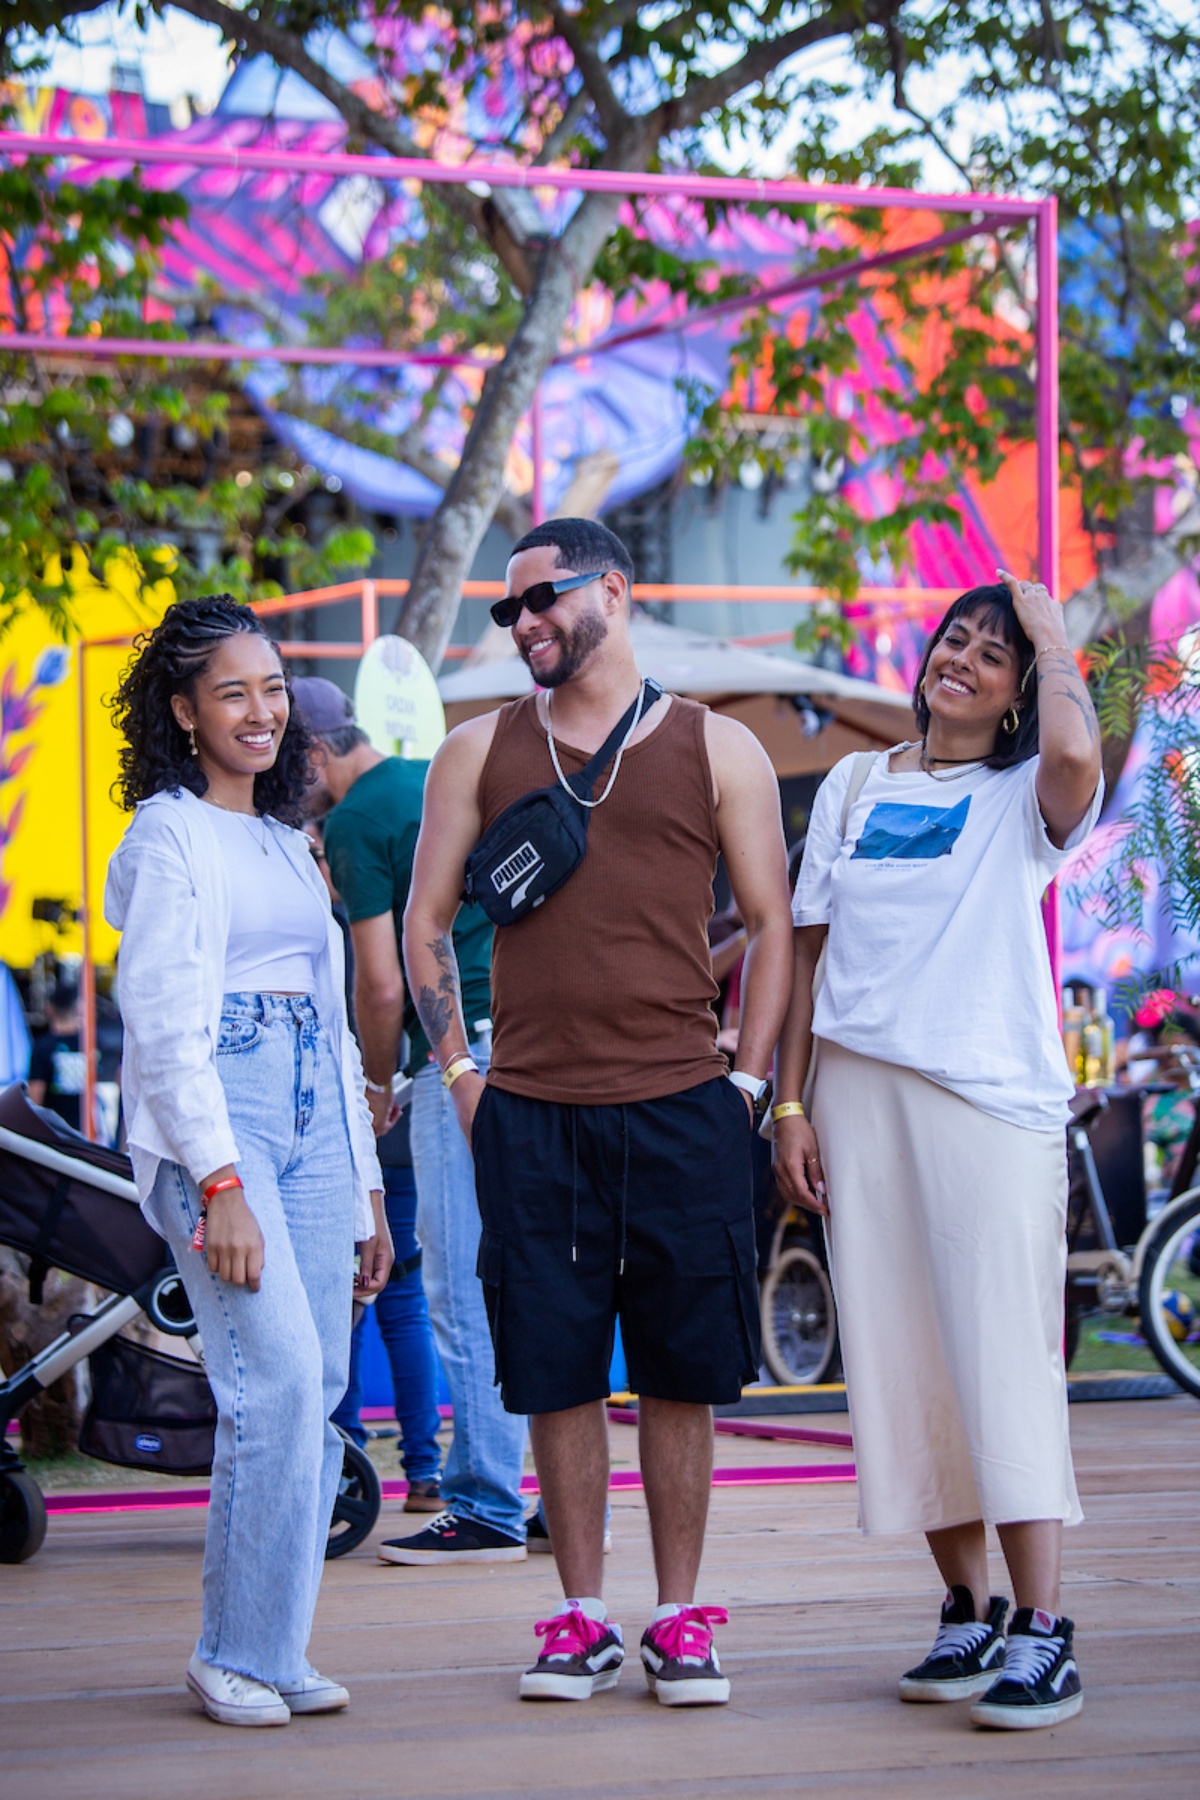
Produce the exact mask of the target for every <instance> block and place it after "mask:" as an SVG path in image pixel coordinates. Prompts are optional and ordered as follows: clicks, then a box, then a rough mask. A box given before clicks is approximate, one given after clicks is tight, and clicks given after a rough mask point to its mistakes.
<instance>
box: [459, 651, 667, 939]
mask: <svg viewBox="0 0 1200 1800" xmlns="http://www.w3.org/2000/svg"><path fill="white" fill-rule="evenodd" d="M661 698H662V688H661V687H660V686H659V685H658V683H657V681H651V680H649V679H647V680H645V681H643V682H642V688H641V692H640V693H639V695H638V697H637V699H636V700H635V701H634V703H633V705H632V706H631V707H630V708H629V710H628V711H627V712H626V713H624V714H623V716H622V717H621V719H620V720H619V721H618V722H617V724H616V725H615V726H614V727H613V729H612V731H610V732H609V734H608V736H607V737H606V738H605V740H604V742H603V743H602V744H601V746H600V748H599V750H597V752H596V754H595V756H593V757H591V758H590V759H589V761H587V762H586V763H585V764H584V766H583V768H582V769H580V770H579V772H578V773H577V774H575V775H569V776H568V777H567V786H566V787H565V788H564V787H563V786H562V784H561V783H556V784H555V786H554V787H546V788H535V789H534V791H533V793H531V794H522V796H521V798H520V799H519V800H514V801H513V803H512V805H511V806H506V807H505V809H504V811H503V812H502V813H501V814H500V815H499V817H498V818H496V819H494V820H493V821H492V823H491V825H489V827H488V829H487V830H486V831H485V832H484V834H483V836H482V837H481V838H480V840H479V842H478V843H477V844H476V846H475V848H474V849H473V850H472V852H471V854H470V856H468V858H467V860H466V864H465V866H464V869H463V899H464V900H465V901H466V902H467V903H468V905H471V904H478V905H479V906H482V908H483V910H484V912H485V913H486V914H487V916H488V918H489V919H490V920H491V921H492V924H493V925H515V924H516V922H517V920H518V919H523V918H524V917H525V915H526V913H529V912H532V911H533V909H534V907H535V906H540V905H541V904H542V901H543V900H545V899H547V898H548V896H549V895H551V894H553V893H556V892H557V891H558V889H559V888H560V887H561V886H562V885H563V883H564V882H565V881H568V880H569V879H570V877H571V876H572V875H573V874H574V873H575V871H576V869H577V868H578V867H579V865H580V863H581V862H582V861H583V857H584V852H585V851H586V849H587V833H588V819H589V817H590V809H589V808H588V807H587V806H586V805H585V804H583V803H584V802H585V801H587V800H590V799H591V797H592V789H593V787H594V786H595V784H596V782H597V780H598V779H599V777H600V775H601V773H602V772H603V770H604V769H605V768H606V767H607V765H608V762H609V760H610V758H611V757H612V756H614V755H615V754H616V751H617V749H618V747H619V746H620V745H621V744H622V743H623V742H624V739H625V735H626V733H627V732H628V733H632V731H633V730H635V729H636V727H637V725H638V723H639V722H640V721H641V719H642V718H643V716H644V715H645V714H646V713H647V712H649V710H650V708H651V707H652V706H653V705H654V704H655V702H656V701H657V700H660V699H661ZM568 788H569V789H570V792H568V791H567V789H568Z"/></svg>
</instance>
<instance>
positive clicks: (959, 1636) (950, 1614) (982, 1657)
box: [900, 1587, 1008, 1701]
mask: <svg viewBox="0 0 1200 1800" xmlns="http://www.w3.org/2000/svg"><path fill="white" fill-rule="evenodd" d="M1007 1611H1008V1601H1007V1600H999V1599H997V1598H996V1597H995V1596H993V1597H992V1601H991V1606H990V1608H989V1611H988V1616H987V1619H986V1621H982V1620H977V1619H976V1617H975V1599H974V1596H973V1594H972V1593H971V1590H970V1588H967V1587H952V1588H951V1589H950V1592H949V1593H948V1594H947V1595H946V1600H945V1604H944V1605H943V1607H942V1621H941V1624H940V1625H939V1626H938V1633H937V1636H936V1637H935V1638H934V1640H933V1649H932V1650H931V1651H930V1652H929V1655H928V1656H927V1657H926V1658H925V1660H924V1662H922V1663H918V1664H917V1666H916V1668H915V1669H910V1670H909V1671H908V1673H907V1675H902V1676H901V1677H900V1698H901V1699H902V1700H916V1701H938V1700H969V1699H970V1698H971V1696H972V1695H973V1694H982V1693H983V1692H984V1691H985V1689H987V1688H989V1687H991V1686H992V1684H993V1682H994V1681H995V1679H996V1677H997V1675H998V1674H999V1673H1000V1671H1001V1670H1002V1669H1003V1667H1004V1615H1005V1613H1006V1612H1007Z"/></svg>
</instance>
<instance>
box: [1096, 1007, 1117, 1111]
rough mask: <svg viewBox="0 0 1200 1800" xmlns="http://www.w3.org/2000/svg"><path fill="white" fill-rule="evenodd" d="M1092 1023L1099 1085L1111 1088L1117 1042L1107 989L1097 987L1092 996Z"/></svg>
mask: <svg viewBox="0 0 1200 1800" xmlns="http://www.w3.org/2000/svg"><path fill="white" fill-rule="evenodd" d="M1092 1023H1093V1024H1094V1025H1095V1027H1096V1030H1097V1032H1098V1033H1099V1041H1100V1075H1099V1085H1100V1086H1101V1087H1111V1086H1112V1084H1113V1081H1114V1079H1115V1077H1116V1068H1115V1064H1114V1055H1115V1051H1116V1042H1117V1027H1116V1024H1115V1023H1114V1020H1113V1016H1112V1014H1111V1013H1110V1012H1109V1010H1108V989H1107V988H1102V987H1098V988H1096V989H1095V991H1094V993H1093V995H1092Z"/></svg>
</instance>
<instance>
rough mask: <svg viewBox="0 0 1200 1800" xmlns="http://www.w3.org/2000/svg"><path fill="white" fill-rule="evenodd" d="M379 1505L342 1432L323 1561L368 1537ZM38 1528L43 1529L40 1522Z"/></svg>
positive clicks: (360, 1459) (363, 1459)
mask: <svg viewBox="0 0 1200 1800" xmlns="http://www.w3.org/2000/svg"><path fill="white" fill-rule="evenodd" d="M382 1504H383V1493H382V1490H381V1489H380V1486H379V1477H378V1475H377V1474H376V1473H375V1464H374V1463H373V1462H372V1461H371V1459H370V1457H369V1456H368V1455H367V1453H366V1451H365V1450H360V1449H359V1447H358V1445H357V1444H356V1443H355V1442H354V1440H353V1439H352V1438H348V1437H347V1436H346V1434H345V1432H343V1433H342V1473H341V1478H340V1480H339V1481H338V1492H337V1499H336V1500H335V1501H334V1503H333V1518H332V1519H331V1521H330V1524H329V1539H328V1542H327V1543H326V1545H325V1560H326V1562H328V1561H329V1560H330V1559H331V1558H332V1557H335V1556H345V1555H346V1553H347V1551H349V1550H357V1549H358V1546H359V1545H360V1544H361V1543H362V1541H363V1539H364V1538H367V1537H370V1535H371V1532H372V1531H373V1530H374V1528H375V1521H376V1519H377V1518H378V1517H379V1508H380V1507H381V1506H382ZM42 1529H43V1531H44V1530H45V1526H44V1525H43V1527H42ZM39 1541H40V1540H39Z"/></svg>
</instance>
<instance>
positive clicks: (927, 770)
mask: <svg viewBox="0 0 1200 1800" xmlns="http://www.w3.org/2000/svg"><path fill="white" fill-rule="evenodd" d="M934 761H935V762H938V761H941V758H940V757H935V758H934ZM920 763H921V773H922V774H923V775H928V777H929V779H930V781H962V780H963V779H964V777H966V776H967V775H969V774H970V773H971V772H972V770H973V769H979V768H982V766H983V758H982V756H976V757H972V758H968V759H967V760H966V762H965V763H964V764H963V766H962V768H961V769H956V770H955V772H954V774H953V775H937V774H935V773H934V771H933V769H932V768H931V767H930V764H929V758H928V756H927V755H926V754H925V739H924V738H922V739H921V754H920Z"/></svg>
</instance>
